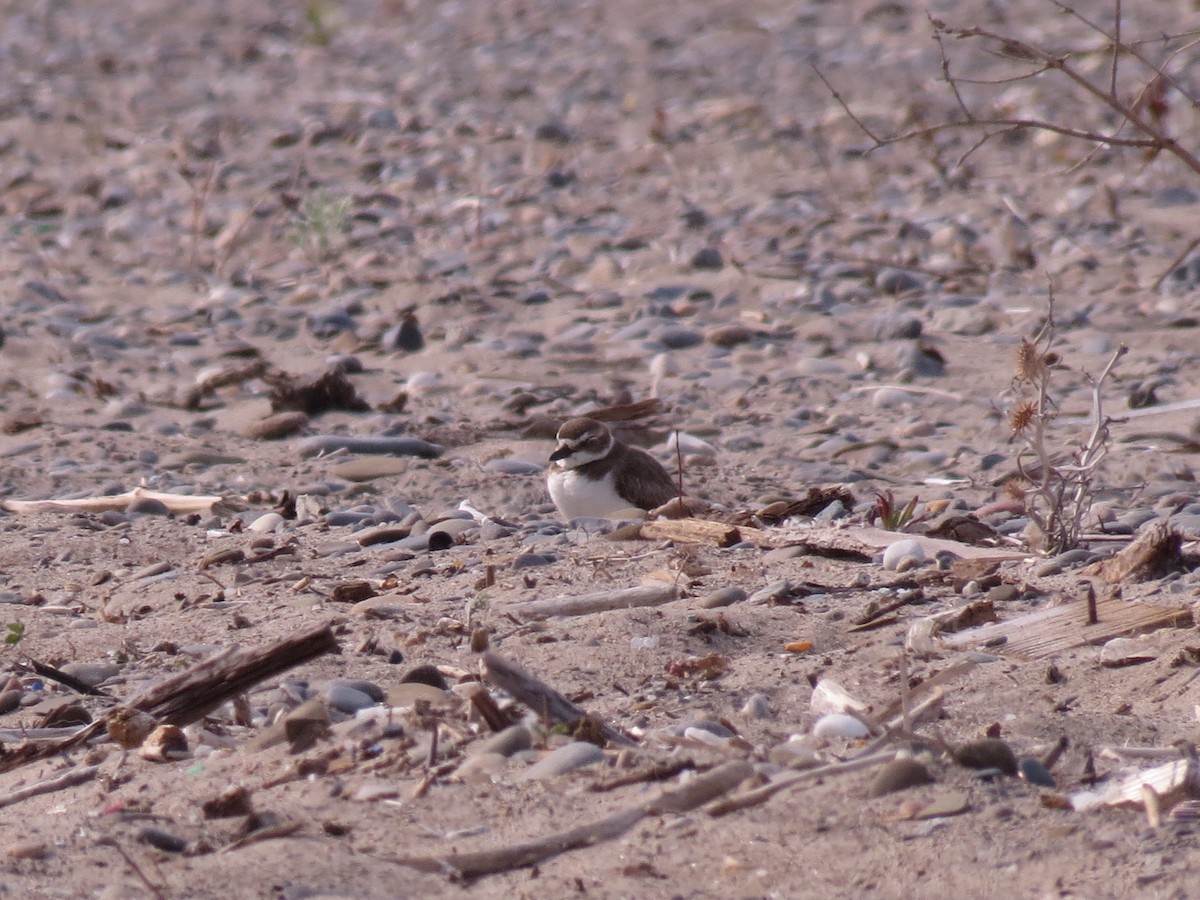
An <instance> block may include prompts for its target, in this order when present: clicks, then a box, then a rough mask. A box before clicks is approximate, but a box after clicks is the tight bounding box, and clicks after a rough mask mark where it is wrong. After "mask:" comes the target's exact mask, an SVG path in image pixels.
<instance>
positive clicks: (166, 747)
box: [138, 725, 191, 762]
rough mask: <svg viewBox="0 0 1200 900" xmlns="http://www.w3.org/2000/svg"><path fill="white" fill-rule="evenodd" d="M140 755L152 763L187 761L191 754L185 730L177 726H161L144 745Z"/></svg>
mask: <svg viewBox="0 0 1200 900" xmlns="http://www.w3.org/2000/svg"><path fill="white" fill-rule="evenodd" d="M138 755H139V756H140V757H141V758H142V759H146V760H149V761H150V762H173V761H174V760H177V759H187V758H188V757H189V756H191V753H190V752H189V751H188V742H187V736H186V735H184V733H183V729H181V728H180V727H179V726H177V725H159V726H158V727H157V728H155V729H154V730H153V731H152V732H150V736H149V737H148V738H146V740H145V741H144V742H143V743H142V746H141V749H140V750H138Z"/></svg>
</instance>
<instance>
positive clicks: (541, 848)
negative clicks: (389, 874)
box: [383, 760, 753, 880]
mask: <svg viewBox="0 0 1200 900" xmlns="http://www.w3.org/2000/svg"><path fill="white" fill-rule="evenodd" d="M751 772H753V767H752V766H751V765H750V763H748V762H744V761H740V760H739V761H737V762H730V763H726V764H724V765H723V766H719V767H718V768H716V769H714V770H713V771H711V772H709V773H707V774H705V775H701V776H699V777H697V778H694V779H692V780H691V781H689V782H687V783H685V784H683V785H681V786H679V787H675V788H670V789H667V790H664V791H661V792H660V793H659V794H657V795H656V796H655V797H653V798H651V799H649V800H646V801H643V802H642V803H639V804H637V805H636V806H631V807H629V808H627V809H622V810H618V811H617V812H615V813H613V814H612V815H609V816H605V817H604V818H603V819H600V820H599V821H596V822H591V823H588V824H585V825H580V826H577V827H575V828H571V829H568V830H566V831H560V832H556V833H554V834H549V835H546V836H544V837H540V838H534V839H533V840H529V841H522V842H521V843H519V844H512V845H510V846H508V847H499V848H497V849H495V850H479V851H476V852H474V853H459V854H454V855H450V856H403V857H383V858H384V859H388V860H390V861H391V862H394V863H398V864H399V865H402V866H407V867H408V868H410V869H416V870H418V871H420V872H431V873H434V874H452V875H457V876H458V877H460V878H464V879H467V880H470V879H474V878H480V877H482V876H484V875H494V874H496V873H499V872H508V871H511V870H512V869H520V868H524V867H526V866H532V865H536V864H537V863H540V862H543V861H545V860H547V859H550V858H551V857H554V856H558V855H559V854H560V853H566V852H567V851H568V850H575V849H578V848H580V847H590V846H593V845H594V844H599V843H601V842H602V841H610V840H613V839H614V838H618V837H620V836H621V835H623V834H624V833H625V832H627V831H628V830H629V829H630V828H632V827H633V826H634V825H636V824H637V823H638V822H640V821H641V820H642V819H643V818H645V817H646V816H653V815H662V814H663V813H685V812H689V811H691V810H693V809H696V808H697V807H699V806H702V805H703V804H705V803H708V802H709V801H711V800H713V799H714V798H716V797H720V796H721V795H722V794H725V793H727V792H728V791H730V790H732V789H733V788H734V787H736V786H737V785H738V784H740V783H741V782H742V781H744V780H745V779H746V778H748V777H749V776H750V774H751Z"/></svg>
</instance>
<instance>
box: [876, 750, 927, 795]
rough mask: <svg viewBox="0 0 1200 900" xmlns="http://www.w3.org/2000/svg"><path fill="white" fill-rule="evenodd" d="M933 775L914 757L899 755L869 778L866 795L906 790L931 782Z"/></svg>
mask: <svg viewBox="0 0 1200 900" xmlns="http://www.w3.org/2000/svg"><path fill="white" fill-rule="evenodd" d="M932 782H933V776H932V775H930V774H929V770H928V769H927V768H925V766H923V765H922V764H921V763H919V762H917V761H916V760H915V759H910V758H908V757H904V756H899V757H897V758H896V759H893V760H892V761H891V762H890V763H887V764H886V765H884V766H883V768H881V769H880V770H879V772H878V773H877V774H876V775H875V777H874V778H873V779H872V780H871V786H870V787H869V788H868V789H867V796H869V797H882V796H883V795H884V794H891V793H894V792H896V791H903V790H907V789H908V788H911V787H918V786H920V785H922V784H931V783H932Z"/></svg>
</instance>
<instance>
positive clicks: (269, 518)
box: [246, 512, 287, 534]
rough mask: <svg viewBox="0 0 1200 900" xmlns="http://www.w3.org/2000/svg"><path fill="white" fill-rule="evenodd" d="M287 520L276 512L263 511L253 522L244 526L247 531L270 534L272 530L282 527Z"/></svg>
mask: <svg viewBox="0 0 1200 900" xmlns="http://www.w3.org/2000/svg"><path fill="white" fill-rule="evenodd" d="M286 521H287V520H286V519H284V518H283V516H281V515H280V514H279V513H277V512H268V513H263V514H262V515H261V516H259V517H258V518H256V519H255V520H254V521H253V522H251V523H250V524H249V525H247V526H246V530H247V531H252V532H254V533H255V534H270V533H271V532H273V531H278V530H279V529H280V528H282V527H283V525H284V523H285V522H286Z"/></svg>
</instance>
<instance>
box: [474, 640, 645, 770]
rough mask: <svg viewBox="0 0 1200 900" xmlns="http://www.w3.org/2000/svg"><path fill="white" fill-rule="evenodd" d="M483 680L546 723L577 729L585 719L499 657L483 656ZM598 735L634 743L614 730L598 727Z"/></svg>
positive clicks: (582, 713)
mask: <svg viewBox="0 0 1200 900" xmlns="http://www.w3.org/2000/svg"><path fill="white" fill-rule="evenodd" d="M483 665H484V677H486V678H487V680H488V681H490V682H491V683H492V684H494V685H495V686H496V687H498V688H500V689H501V690H504V691H508V693H510V694H511V695H512V696H513V697H514V698H515V699H516V700H518V701H519V702H521V703H524V704H525V705H526V706H528V707H529V708H530V709H531V710H533V711H534V712H535V713H537V714H538V715H540V716H542V717H544V718H545V719H546V721H548V722H550V723H551V724H554V725H569V726H573V725H577V724H578V723H580V722H582V721H583V720H584V719H586V718H587V713H586V712H585V711H584V710H583V709H581V708H580V707H578V706H576V705H575V704H574V703H572V702H571V701H570V700H568V699H567V698H566V697H564V696H563V695H562V694H560V693H559V692H558V691H556V690H555V689H554V688H552V687H550V685H548V684H545V683H544V682H541V681H538V680H537V679H536V678H534V677H533V676H532V675H529V674H527V673H526V672H523V671H522V670H521V669H520V668H519V667H518V666H517V665H516V664H514V663H512V662H509V661H508V660H507V659H505V658H504V657H502V656H500V655H499V654H498V653H491V652H489V653H485V654H483ZM599 728H600V734H601V735H603V736H604V739H605V740H607V741H609V742H610V743H613V744H618V745H620V746H623V747H632V746H635V744H634V742H633V741H631V740H630V739H629V738H627V737H626V736H625V735H623V734H621V732H619V731H617V730H616V729H615V728H613V727H611V726H609V725H605V724H603V723H600V726H599Z"/></svg>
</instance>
